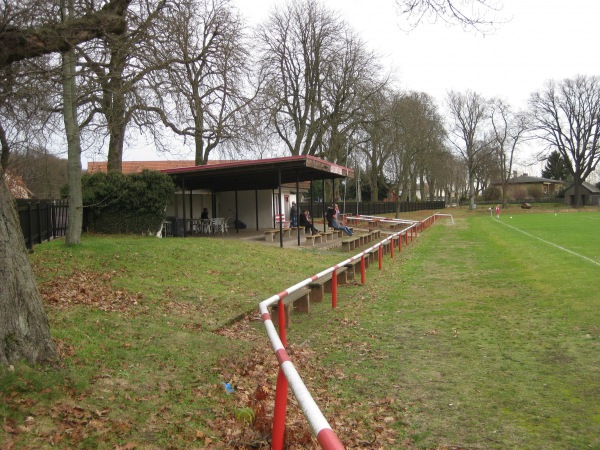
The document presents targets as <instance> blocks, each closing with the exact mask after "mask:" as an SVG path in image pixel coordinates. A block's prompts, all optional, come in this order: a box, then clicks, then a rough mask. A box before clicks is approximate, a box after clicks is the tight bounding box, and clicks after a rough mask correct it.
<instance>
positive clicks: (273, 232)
mask: <svg viewBox="0 0 600 450" xmlns="http://www.w3.org/2000/svg"><path fill="white" fill-rule="evenodd" d="M291 230H292V229H291V228H282V229H281V230H279V228H272V229H270V230H265V241H271V242H273V241H274V240H275V237H276V236H279V232H280V231H281V233H283V236H284V237H290V232H291Z"/></svg>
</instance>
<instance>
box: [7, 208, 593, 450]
mask: <svg viewBox="0 0 600 450" xmlns="http://www.w3.org/2000/svg"><path fill="white" fill-rule="evenodd" d="M452 212H453V213H455V221H456V224H455V225H454V226H451V225H450V224H449V222H448V221H441V222H440V223H438V224H437V225H436V226H434V227H432V228H430V229H428V230H427V231H426V232H425V233H424V234H423V236H421V237H420V238H419V239H418V240H417V241H416V242H415V244H414V245H411V246H410V247H409V248H408V249H404V251H403V252H402V253H401V254H398V253H397V252H396V255H395V258H394V259H390V258H389V256H386V259H385V260H384V270H382V271H378V270H377V265H376V264H375V265H373V266H371V268H370V269H369V270H368V272H367V283H366V285H365V286H360V285H358V284H356V283H353V284H350V285H348V286H345V287H341V288H340V289H339V291H338V294H339V299H338V308H337V309H336V310H334V311H332V310H331V308H330V305H329V304H328V302H327V301H326V302H323V303H322V304H317V305H314V307H313V310H312V312H311V314H310V315H309V316H300V315H294V317H293V322H292V324H291V327H290V330H289V332H288V342H289V343H290V345H289V349H288V351H289V353H290V354H291V356H292V359H293V361H294V363H295V364H296V366H297V367H298V369H299V371H300V373H301V375H302V376H303V379H304V381H305V383H306V384H307V386H308V387H309V389H310V391H311V393H313V396H314V397H315V399H316V400H317V402H318V404H319V405H320V406H321V407H322V409H323V410H324V413H325V415H326V417H327V418H328V420H329V422H330V424H331V425H332V427H333V428H334V430H335V431H336V433H338V435H339V436H340V438H341V439H342V441H343V442H344V443H345V444H346V445H347V447H348V448H358V447H362V448H435V447H439V448H444V446H446V447H452V446H454V447H484V448H507V447H513V448H540V447H544V448H586V447H588V448H589V447H591V448H597V447H598V446H600V440H599V438H598V434H597V429H598V427H599V426H600V407H599V406H598V405H600V389H599V386H600V373H599V369H598V368H599V367H600V364H599V362H600V361H599V355H600V351H599V350H600V313H599V311H600V309H599V308H598V306H599V304H598V303H599V300H598V299H597V288H596V286H597V282H596V280H597V275H598V267H597V266H596V265H595V264H593V263H592V262H590V261H588V260H586V259H583V258H581V257H580V256H577V255H581V256H585V257H586V258H589V259H590V260H592V261H598V258H599V256H598V255H597V254H595V252H597V249H599V248H600V242H598V241H597V239H598V237H597V233H596V235H594V234H593V233H589V230H590V229H592V228H593V224H595V223H597V221H598V218H599V217H600V216H599V215H598V213H597V212H594V213H592V214H589V217H588V216H587V215H586V214H588V213H574V214H560V213H557V216H554V212H552V213H543V214H541V213H537V214H536V211H528V212H521V211H518V210H514V211H511V214H512V215H513V219H509V217H510V216H508V217H507V214H504V213H503V215H502V219H501V221H497V220H495V219H492V218H490V217H489V215H488V214H486V213H485V211H479V212H476V213H465V212H460V211H452ZM588 221H589V222H588ZM594 221H596V222H594ZM586 223H587V224H588V225H587V226H586V225H583V224H586ZM509 225H510V226H509ZM524 232H525V233H527V234H525V233H524ZM532 236H533V237H532ZM538 238H541V239H543V240H540V239H538ZM545 241H546V242H545ZM548 242H554V243H556V242H559V243H560V246H561V247H563V248H565V249H569V250H572V251H573V253H576V254H573V253H569V252H565V251H563V250H561V249H559V248H557V247H556V246H554V245H550V244H548ZM346 257H347V254H342V253H337V252H335V251H318V250H306V251H304V250H303V251H298V250H289V249H279V248H272V247H264V246H261V245H258V244H256V243H248V242H236V241H231V240H228V241H220V240H212V239H166V240H158V239H152V238H138V237H115V236H110V237H102V236H86V237H85V238H84V242H83V245H81V246H79V247H77V248H66V247H64V245H63V244H62V242H58V241H57V242H53V243H50V244H44V245H42V246H39V247H37V248H36V252H35V254H34V255H33V256H32V260H33V263H34V266H35V268H36V273H37V274H38V278H39V285H40V289H41V291H42V292H43V293H44V298H45V301H46V304H47V308H48V314H49V318H50V322H51V327H52V332H53V336H54V338H55V340H56V342H57V344H58V345H59V348H60V350H61V352H62V354H63V360H62V364H61V365H60V366H59V367H54V368H39V367H28V366H27V365H24V364H19V365H17V366H15V367H14V368H13V370H9V368H5V367H2V368H0V395H2V400H3V401H2V402H0V421H1V422H2V424H3V427H2V429H0V442H2V443H3V448H55V447H57V446H58V447H70V448H148V449H150V448H261V447H264V448H266V447H267V446H268V435H269V427H270V418H271V414H272V411H271V410H272V402H273V389H274V386H275V381H274V380H275V377H276V375H277V364H276V361H275V358H274V356H273V355H272V351H271V349H270V347H269V346H268V343H267V340H266V336H265V334H264V330H263V326H262V323H261V322H260V321H259V320H258V318H257V314H256V307H257V304H258V302H260V301H261V300H263V299H264V298H266V297H268V296H270V295H271V294H272V293H274V292H278V291H280V290H282V289H284V288H285V287H287V286H290V285H292V284H294V283H296V282H298V281H299V280H302V279H304V278H306V277H308V276H310V275H312V274H314V273H317V272H319V271H321V270H322V269H323V268H324V267H327V266H329V265H331V264H333V263H336V262H339V261H340V260H342V259H345V258H346ZM246 312H250V315H249V316H248V317H247V319H246V320H243V321H240V322H238V323H236V324H235V325H233V326H231V327H229V326H227V327H223V325H224V324H227V323H228V322H229V321H230V320H231V319H233V318H234V317H236V316H238V315H240V314H243V313H246ZM223 382H229V383H230V384H231V385H232V386H233V388H234V392H233V393H231V394H228V393H227V391H226V390H225V389H224V388H223V385H222V383H223ZM294 403H295V402H294V400H293V399H291V398H290V416H289V419H288V438H289V442H291V443H292V444H291V448H311V447H315V443H314V440H313V439H312V438H311V437H310V432H309V430H307V427H306V425H305V424H304V422H303V419H302V417H301V415H300V414H299V413H298V411H297V410H295V408H294Z"/></svg>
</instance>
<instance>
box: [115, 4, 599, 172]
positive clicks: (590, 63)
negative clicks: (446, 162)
mask: <svg viewBox="0 0 600 450" xmlns="http://www.w3.org/2000/svg"><path fill="white" fill-rule="evenodd" d="M498 1H500V2H502V4H503V9H502V11H500V13H499V15H500V16H501V17H503V18H504V19H506V20H507V22H506V23H500V24H498V26H497V29H496V31H495V32H494V33H492V34H486V35H485V36H484V35H482V34H481V33H476V32H473V31H471V32H469V31H465V30H463V29H462V28H461V27H459V26H454V27H449V26H447V25H446V24H444V23H443V22H441V21H438V22H437V23H422V24H421V25H419V26H418V27H417V28H416V29H414V30H412V31H406V30H407V28H408V27H407V26H406V21H405V20H403V18H401V17H399V16H398V15H397V11H396V8H395V2H394V0H325V1H324V4H325V5H326V6H327V7H328V8H330V9H332V10H334V11H337V12H339V13H340V16H341V18H343V19H344V20H345V21H347V23H348V24H349V25H350V26H351V27H352V28H353V29H354V30H355V31H356V32H357V33H358V34H359V36H361V38H362V39H363V40H364V41H365V43H366V44H367V46H368V47H369V48H370V49H372V50H374V51H376V52H377V53H378V54H379V55H380V56H381V58H382V61H383V63H384V67H386V69H387V70H389V71H391V72H392V73H393V77H394V80H395V83H396V85H397V86H398V88H399V89H402V90H415V91H423V92H426V93H429V94H430V95H432V96H433V97H434V98H435V99H436V100H437V103H438V106H439V107H440V110H441V111H442V112H444V104H445V99H446V93H447V92H448V91H449V90H455V91H459V92H465V91H466V90H468V89H470V90H472V91H475V92H477V93H479V94H481V95H482V96H484V97H486V98H491V97H500V98H503V99H505V100H506V101H508V103H510V104H511V105H512V106H513V107H514V108H515V109H521V108H526V106H527V99H528V98H529V95H530V94H531V93H532V92H534V91H537V90H540V89H542V88H543V87H544V84H545V82H546V81H547V80H550V79H554V80H562V79H564V78H573V77H575V76H576V75H600V57H599V54H598V44H599V43H600V26H599V25H598V23H597V22H598V20H600V1H598V0H568V1H565V0H560V1H559V0H498ZM285 3H286V0H234V4H235V5H236V7H237V8H238V9H239V10H240V12H241V13H242V15H243V16H245V17H246V18H247V20H248V22H249V24H250V25H255V24H258V23H261V22H263V21H265V20H266V19H267V17H268V15H269V13H270V11H271V10H272V9H273V6H274V5H284V4H285ZM529 153H531V151H530V152H529ZM145 157H148V156H147V155H146V156H145ZM155 158H156V157H152V159H155ZM190 158H193V157H191V156H190ZM125 159H130V160H135V159H143V158H142V157H141V155H139V153H138V152H137V151H134V152H127V153H126V155H125ZM525 159H526V158H523V159H522V162H525ZM540 167H543V164H537V165H535V166H534V167H533V168H532V169H531V174H532V175H539V173H537V172H540V170H541V169H540ZM522 170H526V169H525V168H522Z"/></svg>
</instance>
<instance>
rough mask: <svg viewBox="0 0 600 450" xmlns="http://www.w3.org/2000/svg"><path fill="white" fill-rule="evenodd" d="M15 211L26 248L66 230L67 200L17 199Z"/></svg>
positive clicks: (62, 233) (61, 234) (61, 233)
mask: <svg viewBox="0 0 600 450" xmlns="http://www.w3.org/2000/svg"><path fill="white" fill-rule="evenodd" d="M16 202H17V212H18V214H19V222H20V224H21V230H22V231H23V237H24V239H25V245H26V246H27V248H28V249H31V248H33V246H34V245H36V244H41V243H42V242H45V241H50V240H52V239H54V238H56V237H58V236H64V235H65V234H66V232H67V217H68V216H67V213H68V208H69V203H68V201H67V200H17V201H16Z"/></svg>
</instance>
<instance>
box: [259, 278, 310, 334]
mask: <svg viewBox="0 0 600 450" xmlns="http://www.w3.org/2000/svg"><path fill="white" fill-rule="evenodd" d="M310 294H311V289H309V288H307V287H304V288H300V289H298V290H297V291H295V292H292V293H291V294H288V295H286V296H285V297H283V311H284V314H285V324H286V328H287V327H288V325H289V323H290V305H292V306H293V308H294V311H295V312H302V313H306V314H308V313H309V312H310ZM269 314H270V316H271V321H272V322H273V325H275V326H276V327H277V326H279V302H277V303H273V304H272V305H271V311H270V312H269Z"/></svg>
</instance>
